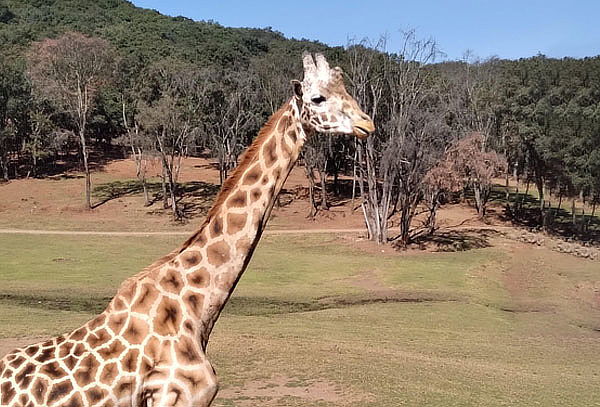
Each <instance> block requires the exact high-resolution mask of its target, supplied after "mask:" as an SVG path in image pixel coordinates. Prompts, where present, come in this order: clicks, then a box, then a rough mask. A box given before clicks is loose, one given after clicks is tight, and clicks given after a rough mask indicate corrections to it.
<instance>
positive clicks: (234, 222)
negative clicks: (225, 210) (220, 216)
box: [227, 213, 247, 235]
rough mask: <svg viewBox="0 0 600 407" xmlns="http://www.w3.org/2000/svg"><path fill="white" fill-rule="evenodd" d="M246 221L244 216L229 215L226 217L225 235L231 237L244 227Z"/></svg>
mask: <svg viewBox="0 0 600 407" xmlns="http://www.w3.org/2000/svg"><path fill="white" fill-rule="evenodd" d="M246 219H247V216H246V215H245V214H238V213H230V214H229V215H227V233H229V234H231V235H233V234H235V233H238V232H240V231H241V230H242V229H244V226H246Z"/></svg>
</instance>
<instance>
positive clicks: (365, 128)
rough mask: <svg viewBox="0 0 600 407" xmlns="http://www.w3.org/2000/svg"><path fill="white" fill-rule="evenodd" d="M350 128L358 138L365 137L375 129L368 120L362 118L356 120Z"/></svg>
mask: <svg viewBox="0 0 600 407" xmlns="http://www.w3.org/2000/svg"><path fill="white" fill-rule="evenodd" d="M352 128H353V130H354V135H355V136H356V137H358V138H359V139H365V138H367V137H369V135H370V134H371V133H373V132H374V131H375V125H374V124H373V122H372V121H370V120H362V121H360V122H357V123H355V124H354V125H353V126H352Z"/></svg>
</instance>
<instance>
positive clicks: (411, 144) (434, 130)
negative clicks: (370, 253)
mask: <svg viewBox="0 0 600 407" xmlns="http://www.w3.org/2000/svg"><path fill="white" fill-rule="evenodd" d="M379 44H381V45H385V41H382V42H380V43H379ZM349 51H350V54H351V69H350V72H349V74H350V77H351V80H352V82H353V84H354V94H355V97H356V98H357V100H358V101H359V102H360V103H362V104H363V105H366V106H370V109H368V111H369V113H370V114H371V116H372V117H373V118H374V119H375V121H376V123H377V129H378V131H377V133H376V134H375V136H374V137H371V138H369V139H367V141H366V142H365V143H364V144H358V163H359V171H358V173H359V175H360V181H359V185H360V189H361V195H362V197H363V205H362V208H363V213H364V216H365V222H366V224H367V226H368V229H369V236H370V238H371V239H372V240H375V241H376V242H378V243H386V242H388V241H389V240H392V241H396V242H398V244H400V245H406V244H407V243H409V242H410V241H411V239H412V238H414V235H413V234H412V232H413V230H412V229H411V223H412V220H413V218H414V217H415V215H416V214H417V208H418V205H419V203H420V202H421V200H422V198H423V190H422V186H423V185H422V181H423V178H424V177H425V174H426V173H427V171H428V170H429V169H430V168H431V167H433V166H434V164H435V162H436V161H437V157H439V155H441V152H443V150H444V144H445V143H446V142H447V139H448V134H447V131H448V129H447V126H446V124H445V122H444V112H443V111H441V109H440V108H439V106H440V95H439V94H438V93H436V92H433V91H432V89H431V86H430V85H431V84H430V76H431V71H430V70H428V69H427V64H428V63H430V62H433V61H434V59H435V58H436V56H437V54H438V50H437V47H436V44H435V42H434V41H432V40H419V39H417V38H416V36H415V33H414V32H412V31H411V32H408V33H405V34H404V42H403V47H402V49H401V50H400V52H399V53H398V54H382V53H374V51H372V50H369V49H365V47H363V46H357V47H352V48H351V49H350V50H349ZM365 180H366V182H365ZM396 214H398V216H399V220H398V226H399V227H400V232H399V234H398V235H396V236H393V237H391V238H390V236H389V233H388V229H389V226H390V220H391V218H392V217H393V216H394V215H396Z"/></svg>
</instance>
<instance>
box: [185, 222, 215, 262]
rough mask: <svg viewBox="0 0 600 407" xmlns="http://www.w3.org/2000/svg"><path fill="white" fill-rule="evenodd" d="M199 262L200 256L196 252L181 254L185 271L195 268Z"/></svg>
mask: <svg viewBox="0 0 600 407" xmlns="http://www.w3.org/2000/svg"><path fill="white" fill-rule="evenodd" d="M219 221H220V218H219ZM200 261H202V254H201V253H200V252H199V251H197V250H186V251H184V252H183V253H182V254H181V263H182V264H183V267H184V268H186V269H189V268H192V267H195V266H197V265H198V264H200Z"/></svg>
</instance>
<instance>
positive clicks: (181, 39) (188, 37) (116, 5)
mask: <svg viewBox="0 0 600 407" xmlns="http://www.w3.org/2000/svg"><path fill="white" fill-rule="evenodd" d="M65 31H80V32H83V33H86V34H88V35H94V36H98V37H101V38H105V39H107V40H109V41H110V42H111V43H113V44H114V45H115V46H116V47H117V48H118V49H119V50H120V51H121V52H122V54H123V55H124V56H128V57H134V58H139V59H141V60H143V61H148V60H152V59H157V58H164V57H166V56H173V57H176V58H181V59H185V60H188V61H191V62H196V63H217V64H219V65H222V66H229V65H232V64H238V63H242V64H244V63H245V62H247V61H248V59H249V58H250V57H252V56H256V55H260V54H263V53H266V52H268V51H269V50H270V49H271V48H273V47H284V48H291V49H298V48H303V49H305V48H309V49H314V50H316V49H325V48H327V47H326V46H325V45H323V44H319V43H316V42H310V41H296V40H288V39H286V38H285V37H284V36H283V35H282V34H281V33H278V32H275V31H272V30H268V29H248V28H226V27H223V26H221V25H219V24H217V23H214V22H205V21H199V22H197V21H193V20H190V19H188V18H185V17H168V16H165V15H162V14H160V13H158V12H157V11H153V10H147V9H142V8H139V7H136V6H134V5H133V4H132V3H130V2H128V1H125V0H4V1H3V2H2V3H1V4H0V42H1V43H2V44H4V48H5V52H6V49H8V50H10V51H9V52H10V53H11V54H13V55H14V54H20V53H21V51H22V50H23V49H24V47H27V46H28V45H29V44H30V43H31V42H32V41H36V40H39V39H42V38H45V37H54V36H57V35H59V34H61V33H63V32H65Z"/></svg>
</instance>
